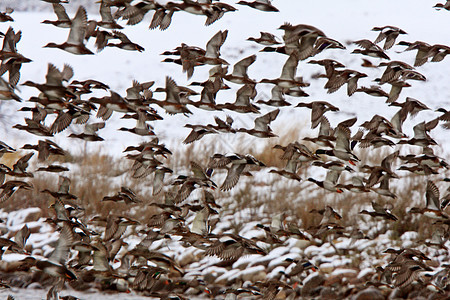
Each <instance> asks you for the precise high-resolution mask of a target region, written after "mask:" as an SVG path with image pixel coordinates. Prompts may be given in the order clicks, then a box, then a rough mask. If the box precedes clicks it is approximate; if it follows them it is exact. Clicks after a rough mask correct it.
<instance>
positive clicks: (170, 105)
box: [148, 76, 192, 115]
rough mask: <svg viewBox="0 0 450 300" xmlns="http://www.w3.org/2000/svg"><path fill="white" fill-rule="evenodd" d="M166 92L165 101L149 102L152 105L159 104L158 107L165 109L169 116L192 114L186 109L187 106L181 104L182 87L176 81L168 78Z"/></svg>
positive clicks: (151, 100)
mask: <svg viewBox="0 0 450 300" xmlns="http://www.w3.org/2000/svg"><path fill="white" fill-rule="evenodd" d="M164 91H165V93H166V99H165V100H156V99H150V100H149V101H148V102H149V103H150V104H152V103H154V104H157V105H158V106H160V107H161V108H163V109H164V110H165V111H166V112H167V113H168V114H169V115H175V114H178V113H182V114H184V115H188V114H192V112H191V111H190V110H189V109H188V108H187V107H186V105H185V104H182V103H181V99H180V87H179V86H178V85H177V83H176V82H175V80H173V79H172V78H171V77H169V76H166V87H165V89H164Z"/></svg>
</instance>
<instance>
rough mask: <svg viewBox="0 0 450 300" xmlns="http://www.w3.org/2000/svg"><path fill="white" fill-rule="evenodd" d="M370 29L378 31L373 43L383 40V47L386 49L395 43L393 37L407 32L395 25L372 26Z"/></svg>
mask: <svg viewBox="0 0 450 300" xmlns="http://www.w3.org/2000/svg"><path fill="white" fill-rule="evenodd" d="M372 31H379V32H380V33H379V34H378V36H377V38H376V39H375V41H374V43H375V44H378V43H379V42H381V41H383V40H385V42H384V46H383V49H384V50H388V49H391V48H392V46H394V44H395V39H396V38H397V37H398V36H399V35H400V34H407V33H406V31H404V30H402V29H400V28H398V27H395V26H383V27H374V28H372Z"/></svg>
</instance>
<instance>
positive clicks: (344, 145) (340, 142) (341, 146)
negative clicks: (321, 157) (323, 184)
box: [316, 125, 360, 165]
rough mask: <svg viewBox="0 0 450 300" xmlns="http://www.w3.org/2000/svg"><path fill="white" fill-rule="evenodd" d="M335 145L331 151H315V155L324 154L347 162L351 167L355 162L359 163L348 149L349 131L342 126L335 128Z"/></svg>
mask: <svg viewBox="0 0 450 300" xmlns="http://www.w3.org/2000/svg"><path fill="white" fill-rule="evenodd" d="M335 135H336V145H335V146H334V147H333V149H331V150H323V149H318V150H316V154H326V155H330V156H335V157H337V158H339V159H342V160H345V161H348V162H349V163H350V164H351V165H356V162H358V161H360V160H359V158H358V157H357V156H356V155H355V154H353V153H352V149H351V148H350V141H349V139H350V129H349V128H348V127H345V126H343V125H338V126H337V127H336V132H335Z"/></svg>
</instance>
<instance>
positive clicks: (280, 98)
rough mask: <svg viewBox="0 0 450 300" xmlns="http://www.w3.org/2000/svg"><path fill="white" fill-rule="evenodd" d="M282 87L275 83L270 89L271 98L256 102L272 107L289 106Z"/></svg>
mask: <svg viewBox="0 0 450 300" xmlns="http://www.w3.org/2000/svg"><path fill="white" fill-rule="evenodd" d="M283 90H284V89H283V88H280V87H279V86H278V85H275V86H274V87H273V88H272V90H271V95H272V96H271V98H270V99H269V100H262V99H260V100H258V101H256V103H259V104H265V105H268V106H274V107H283V106H291V103H289V102H287V101H286V100H285V98H284V92H283Z"/></svg>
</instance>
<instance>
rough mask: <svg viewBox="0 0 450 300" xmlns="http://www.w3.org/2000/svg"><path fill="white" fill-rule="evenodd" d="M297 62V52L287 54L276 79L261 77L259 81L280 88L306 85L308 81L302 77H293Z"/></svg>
mask: <svg viewBox="0 0 450 300" xmlns="http://www.w3.org/2000/svg"><path fill="white" fill-rule="evenodd" d="M298 62H299V57H298V52H293V53H292V54H290V55H289V58H288V59H287V60H286V63H285V64H284V66H283V69H282V71H281V75H280V77H279V78H276V79H267V78H264V79H261V81H260V83H271V84H276V85H277V86H279V87H280V88H286V89H289V88H294V87H307V86H309V83H306V82H303V79H302V78H301V77H300V78H299V77H295V75H296V73H297V66H298Z"/></svg>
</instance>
